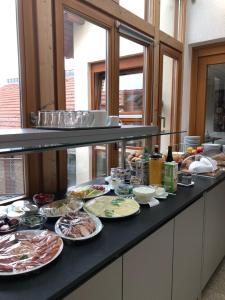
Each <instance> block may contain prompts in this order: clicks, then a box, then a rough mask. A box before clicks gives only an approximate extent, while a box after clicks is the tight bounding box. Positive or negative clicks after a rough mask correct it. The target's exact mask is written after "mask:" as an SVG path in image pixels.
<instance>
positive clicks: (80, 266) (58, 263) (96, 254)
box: [0, 174, 225, 300]
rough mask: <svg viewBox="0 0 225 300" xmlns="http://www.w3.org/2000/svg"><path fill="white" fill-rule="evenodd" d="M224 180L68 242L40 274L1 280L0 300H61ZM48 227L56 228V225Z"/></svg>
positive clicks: (202, 182) (199, 182)
mask: <svg viewBox="0 0 225 300" xmlns="http://www.w3.org/2000/svg"><path fill="white" fill-rule="evenodd" d="M224 179H225V174H222V175H220V176H219V177H218V178H217V179H210V178H202V177H198V178H196V179H195V185H194V186H193V187H189V188H187V187H178V191H177V193H176V196H172V195H170V196H169V197H168V198H167V199H166V200H163V201H161V202H160V205H159V206H156V207H153V208H149V207H146V206H142V207H141V212H140V214H138V215H136V216H132V217H130V218H126V219H123V220H120V221H119V220H117V221H113V220H109V221H103V224H104V228H103V230H102V232H101V233H100V234H99V235H98V236H97V237H96V238H94V239H92V240H89V241H86V242H80V243H68V242H65V243H64V249H63V251H62V253H61V255H60V256H59V257H58V258H57V259H56V260H55V261H54V262H52V263H51V264H49V265H48V266H46V267H44V268H42V269H40V270H39V271H38V272H37V271H36V272H33V273H28V274H27V275H18V276H15V277H1V280H0V299H6V300H24V299H32V300H42V299H62V298H63V297H64V296H66V295H67V294H69V293H70V292H72V291H73V290H74V289H75V288H77V287H78V286H79V285H81V284H82V283H84V282H85V281H86V280H88V279H89V278H90V277H91V276H93V275H94V274H96V273H97V272H98V271H99V270H101V269H102V268H103V267H105V266H106V265H107V264H109V263H110V262H112V261H113V260H115V259H116V258H118V257H119V256H121V255H122V254H124V253H125V252H126V251H128V250H129V249H130V248H131V247H133V246H134V245H136V244H137V243H138V242H140V241H141V240H143V239H144V238H145V237H147V236H148V235H150V234H151V233H153V232H154V231H155V230H157V229H158V228H159V227H161V226H162V225H163V224H165V223H166V222H168V221H169V220H171V219H172V218H174V217H175V216H176V215H177V214H179V213H180V212H181V211H182V210H184V209H185V208H186V207H188V206H189V205H191V204H192V203H193V202H195V201H196V200H197V199H199V198H200V197H201V196H202V195H203V193H204V192H206V191H208V190H210V189H212V188H213V187H214V186H216V185H217V184H218V183H220V182H222V181H223V180H224ZM48 226H49V228H53V224H50V225H48Z"/></svg>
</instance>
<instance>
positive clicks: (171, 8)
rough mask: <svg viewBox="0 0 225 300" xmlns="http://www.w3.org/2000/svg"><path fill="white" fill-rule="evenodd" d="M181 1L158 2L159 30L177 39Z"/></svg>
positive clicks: (166, 0) (167, 0) (164, 0)
mask: <svg viewBox="0 0 225 300" xmlns="http://www.w3.org/2000/svg"><path fill="white" fill-rule="evenodd" d="M180 6H181V0H161V1H160V30H162V31H164V32H165V33H167V34H169V35H171V36H172V37H175V38H177V39H179V30H180V28H179V26H180V24H179V17H180Z"/></svg>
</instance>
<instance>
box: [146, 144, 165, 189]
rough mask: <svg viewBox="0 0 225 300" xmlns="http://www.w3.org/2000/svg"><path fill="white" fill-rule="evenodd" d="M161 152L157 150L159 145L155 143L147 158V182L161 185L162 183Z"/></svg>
mask: <svg viewBox="0 0 225 300" xmlns="http://www.w3.org/2000/svg"><path fill="white" fill-rule="evenodd" d="M162 166H163V161H162V154H161V153H160V152H159V146H158V145H155V147H154V152H153V153H152V154H151V156H150V160H149V184H150V185H161V184H162Z"/></svg>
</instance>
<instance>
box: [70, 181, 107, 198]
mask: <svg viewBox="0 0 225 300" xmlns="http://www.w3.org/2000/svg"><path fill="white" fill-rule="evenodd" d="M95 185H96V186H102V187H104V191H99V193H95V195H94V196H85V197H82V198H81V199H84V200H88V199H93V198H96V197H99V196H103V195H105V194H107V193H108V192H109V191H110V186H109V185H108V184H89V185H83V186H71V187H69V188H68V191H67V196H68V197H70V193H71V192H79V191H83V190H85V189H88V188H90V187H92V186H95ZM73 197H74V196H73V195H71V198H73ZM74 198H75V197H74Z"/></svg>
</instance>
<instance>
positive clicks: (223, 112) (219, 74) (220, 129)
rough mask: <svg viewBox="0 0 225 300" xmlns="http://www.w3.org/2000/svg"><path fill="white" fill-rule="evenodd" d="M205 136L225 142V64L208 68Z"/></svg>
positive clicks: (221, 142)
mask: <svg viewBox="0 0 225 300" xmlns="http://www.w3.org/2000/svg"><path fill="white" fill-rule="evenodd" d="M207 69H208V70H207V86H206V112H205V135H210V136H215V137H216V138H218V143H220V144H223V145H224V143H225V142H224V140H225V72H224V70H225V64H212V65H208V67H207ZM220 139H221V140H220Z"/></svg>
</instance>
